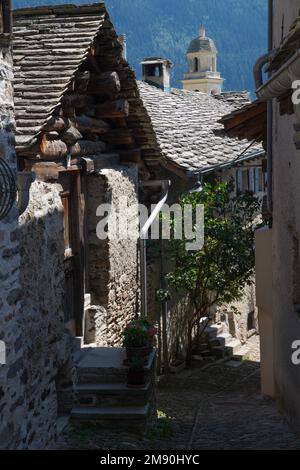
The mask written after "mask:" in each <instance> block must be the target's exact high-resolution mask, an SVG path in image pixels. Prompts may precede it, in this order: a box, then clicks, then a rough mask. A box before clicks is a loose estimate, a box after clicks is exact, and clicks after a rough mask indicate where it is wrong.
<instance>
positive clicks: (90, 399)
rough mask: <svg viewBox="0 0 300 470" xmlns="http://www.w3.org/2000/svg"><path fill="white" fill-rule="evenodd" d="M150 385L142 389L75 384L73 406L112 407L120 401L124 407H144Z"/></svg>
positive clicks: (100, 384) (114, 384)
mask: <svg viewBox="0 0 300 470" xmlns="http://www.w3.org/2000/svg"><path fill="white" fill-rule="evenodd" d="M151 385H152V384H151V383H150V382H148V383H147V384H146V385H145V387H143V388H129V387H127V385H126V384H125V383H111V384H106V383H99V384H77V385H76V386H75V388H74V392H75V404H77V405H78V406H81V405H82V406H84V407H100V406H106V407H113V406H118V405H119V404H120V401H121V400H122V403H123V404H124V405H126V406H134V405H136V406H142V405H146V404H147V402H148V400H149V398H150V394H151V390H152V386H151Z"/></svg>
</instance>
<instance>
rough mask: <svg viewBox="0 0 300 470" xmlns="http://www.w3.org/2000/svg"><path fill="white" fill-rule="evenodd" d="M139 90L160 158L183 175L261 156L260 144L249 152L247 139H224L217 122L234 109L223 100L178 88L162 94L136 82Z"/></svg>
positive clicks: (222, 130) (221, 129)
mask: <svg viewBox="0 0 300 470" xmlns="http://www.w3.org/2000/svg"><path fill="white" fill-rule="evenodd" d="M139 90H140V95H141V98H142V100H143V103H144V106H145V108H146V109H147V112H148V114H149V116H150V118H151V121H152V126H153V129H154V131H155V133H156V137H157V141H158V145H159V147H160V151H161V154H162V156H163V157H164V158H165V159H166V160H169V161H170V162H172V163H173V164H175V165H177V166H179V167H180V168H181V169H183V170H184V171H185V172H197V171H203V170H207V169H209V168H212V167H215V166H218V165H222V164H226V163H229V162H233V161H234V160H236V159H238V158H239V156H241V155H243V157H249V158H250V157H253V156H255V155H257V153H258V152H261V154H263V153H264V151H263V149H262V147H261V145H260V144H254V145H253V146H252V147H251V148H250V149H248V147H249V142H248V140H245V139H244V140H239V139H237V138H230V137H229V136H227V134H226V133H225V131H224V127H223V125H222V124H221V123H219V122H218V121H219V120H220V119H221V118H222V116H224V115H227V114H229V113H231V112H232V111H233V110H234V109H235V106H234V105H233V103H232V102H230V103H228V102H227V101H226V99H225V97H224V99H223V100H222V99H216V98H215V97H213V96H209V95H206V94H204V93H199V92H193V91H185V90H179V89H172V92H171V93H165V92H163V91H162V90H160V89H158V88H156V87H153V86H151V85H149V84H147V83H145V82H139ZM244 96H245V95H244ZM230 98H232V96H231V95H230ZM247 149H248V150H247Z"/></svg>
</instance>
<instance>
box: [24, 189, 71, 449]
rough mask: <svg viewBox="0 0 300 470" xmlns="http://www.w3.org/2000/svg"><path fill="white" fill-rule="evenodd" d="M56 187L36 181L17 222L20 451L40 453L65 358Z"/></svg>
mask: <svg viewBox="0 0 300 470" xmlns="http://www.w3.org/2000/svg"><path fill="white" fill-rule="evenodd" d="M60 191H61V187H60V186H59V185H56V184H48V183H43V182H39V181H36V182H35V183H33V185H32V187H31V190H30V203H29V206H28V208H27V210H26V211H25V213H24V214H23V215H22V216H21V217H20V253H21V275H20V281H21V286H22V293H23V295H22V313H21V324H22V342H23V357H22V361H23V363H22V369H21V371H22V377H23V381H24V394H23V399H24V400H25V403H26V419H25V421H24V425H25V423H26V427H27V438H26V445H27V446H28V447H29V448H33V449H39V448H40V449H43V448H45V447H46V446H47V444H48V443H51V442H52V441H53V440H54V439H55V435H56V418H57V392H56V378H57V375H58V374H59V371H60V369H61V368H63V367H64V368H65V365H66V363H68V361H69V358H70V347H71V345H70V343H69V341H70V339H69V337H68V336H67V334H64V311H63V309H64V293H65V290H64V288H65V285H64V281H65V277H64V266H63V260H64V237H63V208H62V203H61V198H60V195H59V192H60Z"/></svg>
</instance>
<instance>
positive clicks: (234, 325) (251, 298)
mask: <svg viewBox="0 0 300 470" xmlns="http://www.w3.org/2000/svg"><path fill="white" fill-rule="evenodd" d="M214 316H215V321H216V323H217V322H220V321H221V322H224V323H225V324H226V326H227V329H228V331H229V333H230V334H231V335H232V336H233V337H234V338H237V339H239V340H240V341H241V343H246V341H247V339H249V337H250V336H252V335H253V334H258V333H259V327H258V312H257V307H256V298H255V282H254V280H253V284H251V285H250V286H245V288H244V291H243V295H242V297H241V299H240V300H238V301H236V302H233V303H230V304H227V305H222V306H220V307H217V308H216V311H215V313H214Z"/></svg>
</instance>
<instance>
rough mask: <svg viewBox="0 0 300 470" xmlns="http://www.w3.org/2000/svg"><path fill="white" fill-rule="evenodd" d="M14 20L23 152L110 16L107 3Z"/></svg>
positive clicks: (32, 11)
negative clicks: (106, 7)
mask: <svg viewBox="0 0 300 470" xmlns="http://www.w3.org/2000/svg"><path fill="white" fill-rule="evenodd" d="M13 14H14V28H13V32H14V41H13V46H14V67H15V70H14V71H15V85H14V86H15V112H16V122H17V131H16V140H17V149H22V148H23V147H27V146H28V145H29V144H30V143H31V142H32V141H34V137H35V135H37V134H38V132H39V131H40V130H41V127H42V126H43V125H44V124H45V121H46V120H47V119H48V118H49V117H50V116H51V113H52V112H53V110H54V109H55V108H56V107H57V106H58V105H59V102H60V99H61V97H62V96H63V94H64V92H65V91H66V90H67V89H68V87H69V85H70V84H71V82H72V79H73V77H74V74H75V72H76V71H77V69H78V67H79V66H80V64H81V63H82V62H83V60H84V59H85V58H86V57H87V55H88V53H89V50H90V48H91V47H92V45H93V41H94V39H95V37H96V36H97V34H98V33H99V31H100V30H101V28H102V26H103V24H104V21H105V19H106V18H107V16H108V15H107V12H106V9H105V6H104V4H103V3H98V4H94V5H81V6H76V5H61V6H48V7H38V8H26V9H19V10H15V11H14V13H13Z"/></svg>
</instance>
